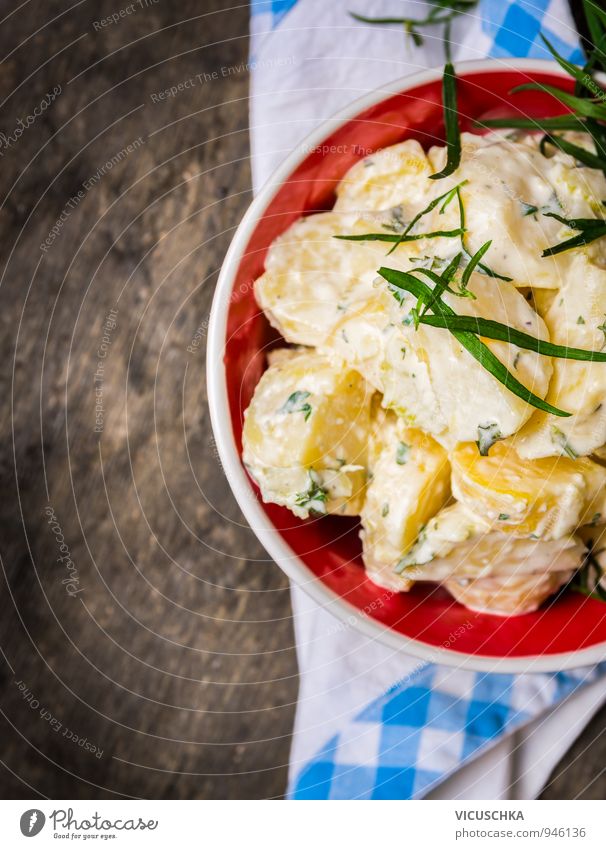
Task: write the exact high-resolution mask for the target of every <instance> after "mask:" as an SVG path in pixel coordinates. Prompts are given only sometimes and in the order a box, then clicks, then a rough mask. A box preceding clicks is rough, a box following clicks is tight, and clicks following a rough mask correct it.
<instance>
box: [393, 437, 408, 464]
mask: <svg viewBox="0 0 606 849" xmlns="http://www.w3.org/2000/svg"><path fill="white" fill-rule="evenodd" d="M409 453H410V445H407V444H406V443H405V442H399V443H398V447H397V449H396V463H397V464H398V466H404V465H405V464H406V462H407V461H408V455H409Z"/></svg>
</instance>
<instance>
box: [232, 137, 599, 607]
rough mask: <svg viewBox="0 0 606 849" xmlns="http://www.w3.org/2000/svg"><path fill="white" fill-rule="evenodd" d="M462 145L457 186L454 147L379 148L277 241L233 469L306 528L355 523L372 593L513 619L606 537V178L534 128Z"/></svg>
mask: <svg viewBox="0 0 606 849" xmlns="http://www.w3.org/2000/svg"><path fill="white" fill-rule="evenodd" d="M563 138H565V139H566V140H567V141H568V142H569V143H570V145H573V146H575V147H578V148H582V149H583V150H590V149H591V138H590V136H588V135H587V134H583V133H575V132H574V131H569V132H567V133H566V134H565V135H564V136H563ZM460 143H461V144H460V158H459V160H458V162H457V166H456V168H454V170H452V173H448V175H447V176H442V174H441V173H440V174H439V175H438V172H441V171H442V172H444V168H445V164H446V160H447V149H446V148H445V147H432V148H430V149H429V150H428V151H425V150H424V149H423V148H422V147H421V145H420V144H419V143H418V142H416V141H413V140H408V141H404V142H402V143H400V144H396V145H394V146H392V147H388V148H385V149H383V150H380V151H378V152H376V153H374V154H372V155H370V156H368V157H367V158H365V159H363V160H362V161H359V162H358V163H357V164H355V165H354V166H353V167H352V168H351V169H350V170H349V172H348V173H347V174H345V176H344V177H343V179H342V180H341V182H340V183H339V185H338V187H337V190H336V202H335V204H334V208H333V209H332V210H331V211H329V212H320V213H316V214H310V215H308V216H306V217H304V218H302V219H300V220H299V221H297V222H296V223H295V224H294V225H292V226H291V227H290V228H289V229H288V230H286V232H284V233H283V234H282V235H281V236H280V237H279V238H278V239H277V240H276V241H275V242H274V243H273V245H272V246H271V248H270V250H269V252H268V255H267V259H266V263H265V271H264V273H263V275H262V276H261V277H260V278H259V279H258V280H257V281H256V284H255V297H256V300H257V302H258V304H259V306H260V308H261V309H262V310H263V312H264V313H265V315H266V317H267V319H268V320H269V322H270V323H271V324H272V325H273V327H274V328H276V329H277V330H278V331H279V332H280V334H281V335H282V337H283V340H284V345H283V346H282V347H281V348H278V349H276V350H273V351H272V352H271V353H270V355H269V356H268V368H267V370H266V371H265V373H264V374H263V376H262V378H261V380H260V381H259V383H258V385H257V387H256V390H255V393H254V397H253V399H252V401H251V403H250V406H249V407H248V410H247V411H246V414H245V422H244V432H243V446H244V447H243V460H244V463H245V465H246V468H247V470H248V472H249V474H250V475H251V477H252V478H253V479H254V481H255V482H256V483H257V485H258V487H259V489H260V493H261V497H262V499H263V500H264V501H266V502H273V503H275V504H279V505H282V506H283V507H285V508H287V509H288V510H290V511H291V512H292V513H293V514H294V515H295V516H297V517H298V518H299V519H303V520H307V521H318V520H320V521H321V519H320V518H319V517H323V516H325V515H327V514H336V515H338V516H359V517H360V538H361V547H362V557H363V561H364V564H365V568H366V570H367V573H368V575H369V577H370V578H371V579H372V581H374V582H375V583H376V584H377V585H379V586H380V587H385V588H388V589H390V590H392V591H394V592H400V591H401V592H406V591H408V590H410V588H411V587H412V586H413V585H414V583H415V582H418V581H423V582H434V583H435V584H441V585H443V586H444V587H445V588H446V589H447V590H448V591H449V592H450V593H451V595H452V596H453V597H454V599H456V600H457V601H458V602H460V603H461V604H463V605H465V606H467V607H469V608H471V609H474V610H478V611H484V612H490V613H493V614H499V615H505V616H510V615H517V614H522V613H526V612H529V611H533V610H536V609H537V608H538V607H539V605H541V604H542V603H543V602H544V601H545V600H546V599H547V598H548V597H550V596H552V595H553V594H554V593H555V592H557V591H558V590H560V588H562V587H564V586H565V585H567V584H569V583H570V582H571V581H574V580H576V578H577V577H578V575H579V574H580V570H585V572H584V573H583V575H584V580H585V581H587V580H588V578H587V574H586V570H587V568H588V563H591V562H593V561H594V559H595V554H596V552H595V541H596V540H598V539H599V538H600V536H601V535H602V533H603V530H604V525H605V524H606V238H585V239H583V238H579V232H580V233H586V232H591V227H592V226H594V225H592V224H591V222H592V221H595V222H596V224H595V227H599V226H604V222H603V218H604V215H605V213H606V208H605V203H606V178H605V176H604V172H603V171H602V170H600V169H598V168H591V167H586V166H585V165H584V164H583V163H582V162H579V160H578V158H577V157H575V156H573V155H571V154H570V153H567V152H565V151H564V150H563V149H560V148H558V147H555V146H546V145H545V144H544V142H543V141H542V140H541V135H540V134H533V133H530V132H521V131H514V132H506V131H499V132H491V133H489V134H487V135H476V134H470V133H463V134H461V138H460ZM571 149H572V148H571ZM436 175H438V176H440V177H441V179H434V178H435V176H436ZM583 222H585V223H584V224H583ZM587 222H590V223H589V224H588V223H587ZM583 228H584V229H583ZM596 232H597V231H596ZM600 579H601V573H599V574H598V575H597V579H596V577H595V575H594V580H597V581H598V582H599V581H600Z"/></svg>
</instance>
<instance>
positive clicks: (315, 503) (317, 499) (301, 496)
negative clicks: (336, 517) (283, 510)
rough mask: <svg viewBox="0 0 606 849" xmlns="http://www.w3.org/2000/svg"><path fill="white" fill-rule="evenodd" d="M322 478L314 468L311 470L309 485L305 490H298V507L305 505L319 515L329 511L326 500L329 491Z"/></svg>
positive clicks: (296, 502) (296, 497)
mask: <svg viewBox="0 0 606 849" xmlns="http://www.w3.org/2000/svg"><path fill="white" fill-rule="evenodd" d="M321 483H322V479H321V478H320V476H319V475H318V473H317V472H315V471H314V470H313V469H310V471H309V486H308V488H307V489H306V490H305V491H304V492H298V493H297V494H296V496H295V504H296V505H297V507H304V508H306V509H307V510H309V512H310V513H313V514H314V515H317V516H324V515H326V513H327V509H326V502H327V501H328V491H327V490H326V489H324V487H323V486H322V485H321Z"/></svg>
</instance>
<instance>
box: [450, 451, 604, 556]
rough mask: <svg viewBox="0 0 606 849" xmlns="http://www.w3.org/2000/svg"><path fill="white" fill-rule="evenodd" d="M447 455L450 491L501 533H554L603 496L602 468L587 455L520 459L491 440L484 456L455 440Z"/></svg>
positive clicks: (558, 534) (545, 537)
mask: <svg viewBox="0 0 606 849" xmlns="http://www.w3.org/2000/svg"><path fill="white" fill-rule="evenodd" d="M450 459H451V463H452V489H453V493H454V495H455V497H456V498H457V499H458V500H459V501H461V502H462V503H464V504H465V505H466V507H467V508H468V509H469V510H473V511H474V512H476V513H477V514H478V515H480V516H481V517H482V518H483V519H485V520H486V521H487V522H490V524H491V525H492V526H493V527H494V528H495V529H497V530H500V531H502V532H504V533H513V534H514V535H516V536H529V535H531V534H532V535H534V536H536V537H539V538H541V539H543V540H549V539H559V538H561V537H563V536H565V535H567V534H569V533H571V532H572V531H573V530H574V529H575V528H576V527H577V526H578V525H579V524H582V522H583V520H584V518H585V516H586V514H590V515H593V514H594V513H595V512H599V511H598V507H599V506H601V504H602V501H603V497H604V496H603V492H604V486H605V485H606V469H604V467H602V466H599V465H598V464H597V463H593V462H592V461H591V460H588V459H587V458H580V459H578V460H571V459H569V458H568V457H549V458H541V459H538V460H533V461H528V460H522V459H521V458H520V457H519V456H518V454H517V453H516V451H515V449H514V447H513V445H512V444H511V443H510V442H497V443H496V444H495V445H493V446H492V448H491V449H490V454H489V455H488V456H485V457H483V456H481V455H480V453H479V451H478V448H477V446H476V445H475V444H470V443H467V444H462V445H458V446H457V447H456V448H455V450H454V451H453V452H452V454H451V458H450Z"/></svg>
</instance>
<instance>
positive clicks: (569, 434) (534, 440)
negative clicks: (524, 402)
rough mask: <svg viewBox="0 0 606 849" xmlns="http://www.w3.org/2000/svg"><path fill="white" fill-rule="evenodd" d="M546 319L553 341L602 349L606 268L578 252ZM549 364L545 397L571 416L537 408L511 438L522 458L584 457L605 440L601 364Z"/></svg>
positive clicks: (605, 389) (605, 379)
mask: <svg viewBox="0 0 606 849" xmlns="http://www.w3.org/2000/svg"><path fill="white" fill-rule="evenodd" d="M574 253H577V252H574ZM545 323H546V325H547V327H548V329H549V335H550V339H551V341H552V342H555V343H557V344H558V345H568V346H570V347H576V348H586V349H588V350H592V351H601V350H602V349H603V348H604V344H605V342H606V336H605V332H604V326H606V271H604V269H603V268H601V267H599V266H598V265H596V264H595V263H594V262H591V261H590V260H589V258H588V257H587V256H585V255H584V254H583V253H579V255H578V256H576V257H575V258H574V260H572V264H571V269H570V273H569V275H568V278H567V281H566V285H565V286H564V288H563V289H562V290H561V291H560V293H559V296H558V297H556V298H554V299H553V301H552V303H551V305H550V307H549V309H547V311H546V312H545ZM553 367H554V370H553V378H552V380H551V384H550V387H549V392H548V394H547V400H548V401H549V403H550V404H553V405H555V406H556V407H559V408H560V409H562V410H565V411H566V412H570V413H572V415H571V416H570V417H569V418H561V417H559V416H552V415H549V414H548V413H543V412H540V411H536V412H535V413H534V415H533V416H532V418H531V420H530V421H529V422H528V424H527V425H526V427H524V429H523V430H522V431H521V432H520V433H519V434H518V436H517V438H516V446H517V450H518V453H519V454H520V456H522V457H527V458H533V459H534V458H536V457H550V456H554V455H558V454H563V453H567V454H572V455H579V456H580V455H587V454H591V453H592V452H593V451H595V450H596V449H597V448H599V447H600V446H602V445H604V443H606V403H605V398H606V363H592V362H584V361H578V360H567V359H554V360H553Z"/></svg>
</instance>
